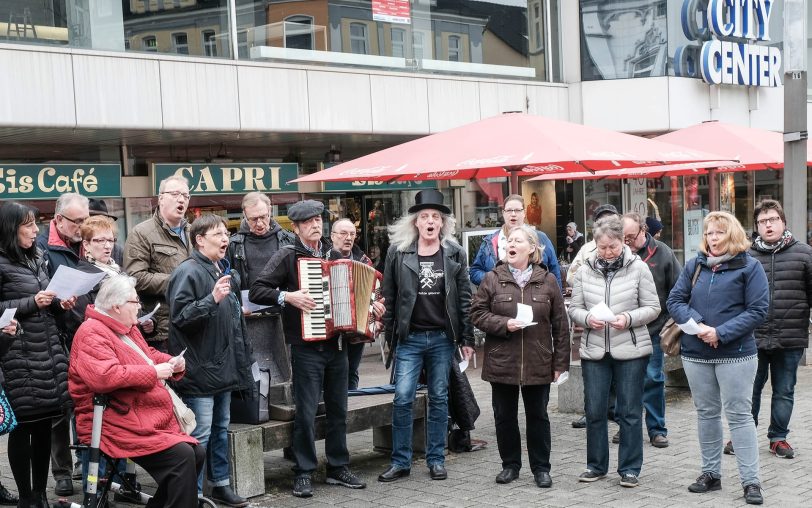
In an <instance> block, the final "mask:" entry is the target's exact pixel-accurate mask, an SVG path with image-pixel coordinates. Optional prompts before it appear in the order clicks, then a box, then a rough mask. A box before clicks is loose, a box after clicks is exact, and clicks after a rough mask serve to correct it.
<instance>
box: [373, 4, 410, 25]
mask: <svg viewBox="0 0 812 508" xmlns="http://www.w3.org/2000/svg"><path fill="white" fill-rule="evenodd" d="M411 14H412V13H411V9H410V6H409V0H372V19H373V20H375V21H385V22H387V23H402V24H405V25H409V24H411V23H412V16H411Z"/></svg>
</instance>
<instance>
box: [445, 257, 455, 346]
mask: <svg viewBox="0 0 812 508" xmlns="http://www.w3.org/2000/svg"><path fill="white" fill-rule="evenodd" d="M444 269H445V268H444ZM450 290H451V289H450V288H449V284H448V281H445V315H446V316H447V317H448V322H449V323H450V324H451V343H452V344H454V346H456V345H457V332H456V330H454V321H453V320H452V319H451V312H450V311H449V310H448V292H449V291H450Z"/></svg>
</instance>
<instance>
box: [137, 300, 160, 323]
mask: <svg viewBox="0 0 812 508" xmlns="http://www.w3.org/2000/svg"><path fill="white" fill-rule="evenodd" d="M160 306H161V302H158V303H156V304H155V308H154V309H152V312H150V313H149V314H144V315H143V316H141V317H140V318H138V323H139V324H144V323H146V322H147V321H149V320H150V319H152V316H154V315H155V311H157V310H158V307H160Z"/></svg>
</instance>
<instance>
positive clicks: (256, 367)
mask: <svg viewBox="0 0 812 508" xmlns="http://www.w3.org/2000/svg"><path fill="white" fill-rule="evenodd" d="M251 376H252V377H253V378H254V382H255V383H256V382H257V381H259V379H260V377H259V364H258V363H257V362H254V363H252V364H251Z"/></svg>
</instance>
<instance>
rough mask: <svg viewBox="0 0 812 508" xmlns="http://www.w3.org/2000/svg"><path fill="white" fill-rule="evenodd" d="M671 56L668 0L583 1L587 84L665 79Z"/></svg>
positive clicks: (583, 65) (583, 57)
mask: <svg viewBox="0 0 812 508" xmlns="http://www.w3.org/2000/svg"><path fill="white" fill-rule="evenodd" d="M672 3H674V4H677V3H679V2H672ZM677 19H679V16H677ZM667 57H668V29H667V24H666V0H643V1H641V0H581V76H582V79H583V80H584V81H590V80H600V79H618V78H637V77H650V76H665V75H666V72H667V71H666V63H667V61H668V58H667Z"/></svg>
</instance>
